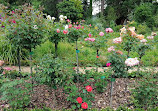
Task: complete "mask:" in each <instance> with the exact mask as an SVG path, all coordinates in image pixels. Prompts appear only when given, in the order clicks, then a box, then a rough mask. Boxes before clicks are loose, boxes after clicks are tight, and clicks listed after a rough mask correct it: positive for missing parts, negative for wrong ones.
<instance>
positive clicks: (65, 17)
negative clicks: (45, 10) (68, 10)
mask: <svg viewBox="0 0 158 111" xmlns="http://www.w3.org/2000/svg"><path fill="white" fill-rule="evenodd" d="M59 19H60V21H63V20H65V19H67V16H63V15H60V16H59Z"/></svg>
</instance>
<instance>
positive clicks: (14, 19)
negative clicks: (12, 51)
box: [5, 5, 44, 49]
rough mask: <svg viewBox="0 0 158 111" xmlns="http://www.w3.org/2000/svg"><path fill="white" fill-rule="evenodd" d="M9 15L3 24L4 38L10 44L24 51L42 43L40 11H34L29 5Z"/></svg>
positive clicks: (42, 28)
mask: <svg viewBox="0 0 158 111" xmlns="http://www.w3.org/2000/svg"><path fill="white" fill-rule="evenodd" d="M21 10H23V12H21ZM10 13H11V15H10V14H9V13H8V17H7V18H6V23H5V24H6V26H5V27H6V30H5V33H6V37H7V39H8V40H10V43H12V45H14V46H16V47H21V48H22V47H23V48H26V49H31V48H34V47H35V46H36V45H39V44H40V43H41V42H42V37H43V33H42V32H43V30H44V24H43V22H44V18H43V14H42V11H40V10H39V11H36V10H34V9H33V7H31V6H29V5H23V6H21V8H19V9H18V10H16V11H15V12H13V11H12V12H10ZM9 15H10V16H9ZM8 20H9V22H8ZM37 29H38V30H37Z"/></svg>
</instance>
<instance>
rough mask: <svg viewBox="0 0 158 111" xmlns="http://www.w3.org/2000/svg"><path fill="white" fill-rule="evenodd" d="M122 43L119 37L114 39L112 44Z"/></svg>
mask: <svg viewBox="0 0 158 111" xmlns="http://www.w3.org/2000/svg"><path fill="white" fill-rule="evenodd" d="M121 42H122V38H121V37H118V38H115V39H113V43H116V44H117V43H121Z"/></svg>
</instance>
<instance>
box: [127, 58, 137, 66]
mask: <svg viewBox="0 0 158 111" xmlns="http://www.w3.org/2000/svg"><path fill="white" fill-rule="evenodd" d="M125 64H126V65H127V66H130V67H132V66H135V65H138V64H139V60H138V59H137V58H128V59H126V61H125Z"/></svg>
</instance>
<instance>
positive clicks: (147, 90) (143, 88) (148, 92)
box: [131, 73, 158, 109]
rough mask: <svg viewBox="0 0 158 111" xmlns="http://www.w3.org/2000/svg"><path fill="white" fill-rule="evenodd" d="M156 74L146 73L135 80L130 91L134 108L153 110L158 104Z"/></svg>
mask: <svg viewBox="0 0 158 111" xmlns="http://www.w3.org/2000/svg"><path fill="white" fill-rule="evenodd" d="M157 80H158V73H147V74H145V75H144V76H143V78H140V79H138V80H137V82H136V84H135V85H134V87H135V88H134V89H132V90H131V91H132V97H133V102H134V105H135V106H136V107H143V108H145V109H147V108H154V107H157V103H158V97H157V93H158V86H157V83H158V81H157Z"/></svg>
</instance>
